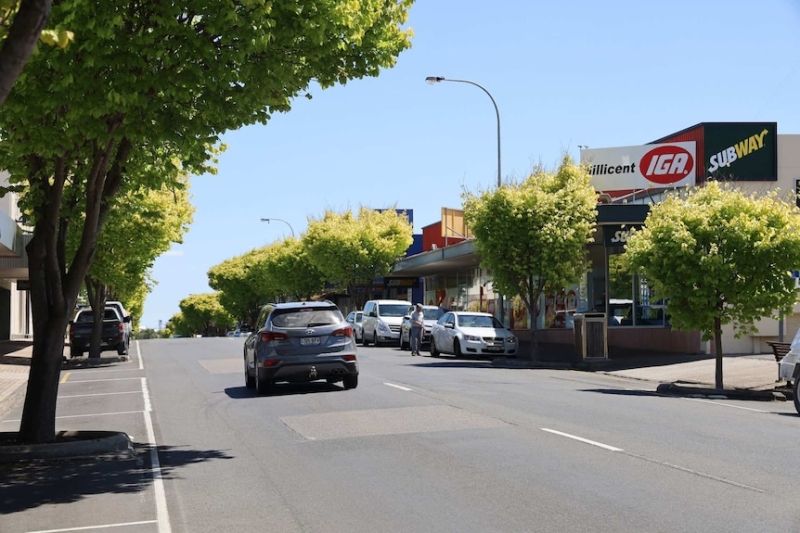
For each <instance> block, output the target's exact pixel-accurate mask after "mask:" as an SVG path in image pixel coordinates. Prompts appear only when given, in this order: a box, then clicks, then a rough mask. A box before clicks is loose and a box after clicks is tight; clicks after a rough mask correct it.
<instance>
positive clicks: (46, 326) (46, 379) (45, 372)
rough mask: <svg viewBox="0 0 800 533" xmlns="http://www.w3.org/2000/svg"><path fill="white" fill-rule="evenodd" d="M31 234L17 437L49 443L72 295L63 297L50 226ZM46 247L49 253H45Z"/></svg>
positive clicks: (43, 225)
mask: <svg viewBox="0 0 800 533" xmlns="http://www.w3.org/2000/svg"><path fill="white" fill-rule="evenodd" d="M45 226H47V225H46V224H42V225H41V226H40V228H41V229H42V230H41V231H40V232H39V234H38V235H36V234H34V237H33V238H32V239H31V242H30V243H29V244H28V248H27V251H28V271H29V277H30V291H31V306H32V312H33V353H32V357H31V369H30V373H29V375H28V387H27V390H26V394H25V404H24V406H23V408H22V422H21V423H20V430H19V434H20V438H21V440H22V441H23V442H26V443H39V442H51V441H53V440H55V436H56V428H55V426H56V400H57V398H58V382H59V375H60V373H61V362H62V360H63V357H64V336H65V334H66V329H67V323H68V322H69V318H70V314H69V311H70V310H71V309H72V308H73V307H74V306H75V298H77V291H76V292H75V298H73V299H71V300H70V299H65V298H63V292H62V291H61V290H60V289H61V279H60V273H59V272H58V268H54V265H56V263H57V261H56V260H55V259H53V257H54V256H55V255H56V253H55V248H56V244H55V242H56V239H55V235H53V234H52V233H51V232H50V231H48V230H52V229H53V228H52V227H48V228H45ZM48 249H50V254H51V255H48Z"/></svg>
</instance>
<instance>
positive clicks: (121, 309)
mask: <svg viewBox="0 0 800 533" xmlns="http://www.w3.org/2000/svg"><path fill="white" fill-rule="evenodd" d="M106 307H113V308H114V309H116V310H117V312H118V313H119V316H121V317H122V322H123V323H124V324H125V330H126V331H125V335H126V336H127V337H128V338H129V339H130V338H131V337H133V317H132V316H131V315H130V314H129V313H128V311H126V310H125V306H124V305H122V302H117V301H114V300H112V301H107V302H106Z"/></svg>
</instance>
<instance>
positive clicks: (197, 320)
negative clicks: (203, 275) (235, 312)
mask: <svg viewBox="0 0 800 533" xmlns="http://www.w3.org/2000/svg"><path fill="white" fill-rule="evenodd" d="M179 307H180V309H181V316H182V319H183V323H182V326H183V327H185V328H188V329H190V330H192V332H194V333H200V334H201V335H205V336H211V335H214V334H215V333H216V331H217V330H222V331H225V330H227V329H228V328H229V327H230V326H232V325H233V324H234V323H235V319H234V318H233V317H232V316H231V315H230V313H228V312H227V311H225V309H224V308H223V307H222V305H220V303H219V293H217V292H209V293H203V294H192V295H191V296H188V297H186V298H184V299H183V300H181V303H180V304H179Z"/></svg>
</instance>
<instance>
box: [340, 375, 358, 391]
mask: <svg viewBox="0 0 800 533" xmlns="http://www.w3.org/2000/svg"><path fill="white" fill-rule="evenodd" d="M342 385H344V389H345V390H350V389H355V388H356V387H358V375H355V376H345V378H344V379H343V380H342Z"/></svg>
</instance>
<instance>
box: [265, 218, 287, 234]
mask: <svg viewBox="0 0 800 533" xmlns="http://www.w3.org/2000/svg"><path fill="white" fill-rule="evenodd" d="M273 220H277V221H278V222H283V223H284V224H286V225H287V226H289V229H290V230H291V231H292V237H294V228H293V227H292V225H291V224H289V223H288V222H286V221H285V220H283V219H281V218H262V219H261V222H266V223H268V224H269V223H270V222H271V221H273Z"/></svg>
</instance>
